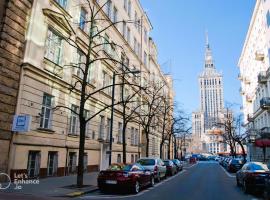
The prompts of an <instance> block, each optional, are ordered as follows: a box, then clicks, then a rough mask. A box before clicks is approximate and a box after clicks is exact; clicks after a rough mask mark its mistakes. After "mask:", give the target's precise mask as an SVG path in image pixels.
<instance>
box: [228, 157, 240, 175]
mask: <svg viewBox="0 0 270 200" xmlns="http://www.w3.org/2000/svg"><path fill="white" fill-rule="evenodd" d="M243 165H244V161H243V160H241V159H231V160H230V161H229V163H228V165H227V170H228V171H229V172H237V171H238V170H240V169H241V168H242V167H243Z"/></svg>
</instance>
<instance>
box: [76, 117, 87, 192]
mask: <svg viewBox="0 0 270 200" xmlns="http://www.w3.org/2000/svg"><path fill="white" fill-rule="evenodd" d="M85 129H86V123H85V120H84V118H83V117H80V144H79V161H78V174H77V186H78V187H82V186H83V171H84V166H83V164H84V144H85Z"/></svg>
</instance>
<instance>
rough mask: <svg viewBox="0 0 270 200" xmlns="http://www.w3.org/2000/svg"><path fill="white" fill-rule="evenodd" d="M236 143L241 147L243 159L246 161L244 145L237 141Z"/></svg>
mask: <svg viewBox="0 0 270 200" xmlns="http://www.w3.org/2000/svg"><path fill="white" fill-rule="evenodd" d="M238 144H239V145H240V147H241V149H242V155H243V157H244V161H245V162H246V151H245V148H244V145H243V144H242V142H238Z"/></svg>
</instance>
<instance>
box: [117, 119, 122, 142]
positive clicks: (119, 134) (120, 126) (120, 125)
mask: <svg viewBox="0 0 270 200" xmlns="http://www.w3.org/2000/svg"><path fill="white" fill-rule="evenodd" d="M122 133H123V124H122V123H121V122H118V134H117V142H118V143H122Z"/></svg>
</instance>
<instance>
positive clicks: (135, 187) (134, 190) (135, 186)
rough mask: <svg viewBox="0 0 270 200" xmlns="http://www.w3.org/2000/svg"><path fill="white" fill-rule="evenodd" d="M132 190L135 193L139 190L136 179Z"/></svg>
mask: <svg viewBox="0 0 270 200" xmlns="http://www.w3.org/2000/svg"><path fill="white" fill-rule="evenodd" d="M133 192H134V193H135V194H137V193H139V192H140V184H139V182H138V181H136V182H135V185H134V188H133Z"/></svg>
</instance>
